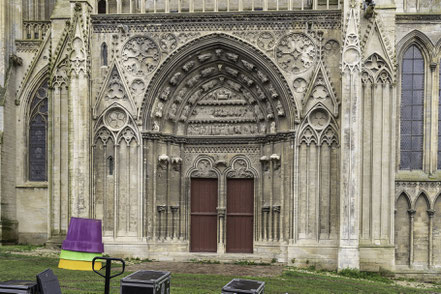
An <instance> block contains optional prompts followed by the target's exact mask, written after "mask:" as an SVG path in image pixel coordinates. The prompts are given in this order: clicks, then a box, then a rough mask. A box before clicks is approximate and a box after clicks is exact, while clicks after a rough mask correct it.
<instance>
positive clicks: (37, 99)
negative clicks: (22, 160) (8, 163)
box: [27, 79, 49, 182]
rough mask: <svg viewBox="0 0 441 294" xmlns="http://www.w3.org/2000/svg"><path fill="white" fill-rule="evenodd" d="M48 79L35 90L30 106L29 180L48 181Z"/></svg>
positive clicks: (28, 131)
mask: <svg viewBox="0 0 441 294" xmlns="http://www.w3.org/2000/svg"><path fill="white" fill-rule="evenodd" d="M48 91H49V86H48V79H44V80H43V82H42V83H41V84H40V86H39V87H38V88H37V89H36V90H35V92H34V93H33V95H32V98H31V99H30V100H29V104H28V115H27V133H28V136H27V138H28V141H27V142H28V180H29V181H36V182H41V181H43V182H44V181H47V180H48V166H47V147H48V104H49V101H48V96H49V95H48Z"/></svg>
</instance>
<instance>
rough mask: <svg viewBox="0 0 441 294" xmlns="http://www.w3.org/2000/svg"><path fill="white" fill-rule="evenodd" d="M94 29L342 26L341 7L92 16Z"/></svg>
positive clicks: (322, 27) (117, 31)
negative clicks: (328, 8) (277, 10)
mask: <svg viewBox="0 0 441 294" xmlns="http://www.w3.org/2000/svg"><path fill="white" fill-rule="evenodd" d="M91 20H92V25H93V31H94V33H120V30H121V29H120V25H121V24H124V25H127V29H128V32H147V31H148V32H175V31H182V30H184V29H183V27H185V30H194V31H216V30H219V29H224V30H240V29H245V30H246V29H248V28H250V27H253V28H256V29H259V30H262V29H264V28H276V29H280V30H288V29H295V28H306V24H307V23H312V24H313V25H314V27H315V28H317V29H340V27H341V11H340V10H327V11H324V10H320V11H283V12H281V11H279V12H265V13H259V12H240V13H234V14H232V13H222V12H218V13H216V14H207V13H205V14H204V13H192V14H191V15H183V14H136V15H133V14H132V15H123V14H118V15H110V14H99V15H92V16H91Z"/></svg>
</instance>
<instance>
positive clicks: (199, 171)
mask: <svg viewBox="0 0 441 294" xmlns="http://www.w3.org/2000/svg"><path fill="white" fill-rule="evenodd" d="M191 176H192V177H195V178H217V175H216V173H215V172H214V171H213V167H212V165H211V162H210V161H209V160H208V159H201V160H199V161H198V163H197V164H196V171H194V172H192V174H191Z"/></svg>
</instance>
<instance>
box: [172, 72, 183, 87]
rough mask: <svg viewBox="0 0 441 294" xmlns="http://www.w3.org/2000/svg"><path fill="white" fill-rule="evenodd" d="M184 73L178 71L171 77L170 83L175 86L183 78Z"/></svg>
mask: <svg viewBox="0 0 441 294" xmlns="http://www.w3.org/2000/svg"><path fill="white" fill-rule="evenodd" d="M181 76H182V73H181V72H177V73H175V74H174V75H173V76H172V77H171V79H170V82H169V83H170V84H171V85H173V86H176V85H177V84H178V83H179V80H180V79H181Z"/></svg>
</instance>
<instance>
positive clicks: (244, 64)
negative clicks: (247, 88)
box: [241, 59, 254, 70]
mask: <svg viewBox="0 0 441 294" xmlns="http://www.w3.org/2000/svg"><path fill="white" fill-rule="evenodd" d="M241 61H242V64H243V66H245V68H246V69H248V70H253V69H254V64H252V63H250V62H248V61H246V60H243V59H242V60H241Z"/></svg>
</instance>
